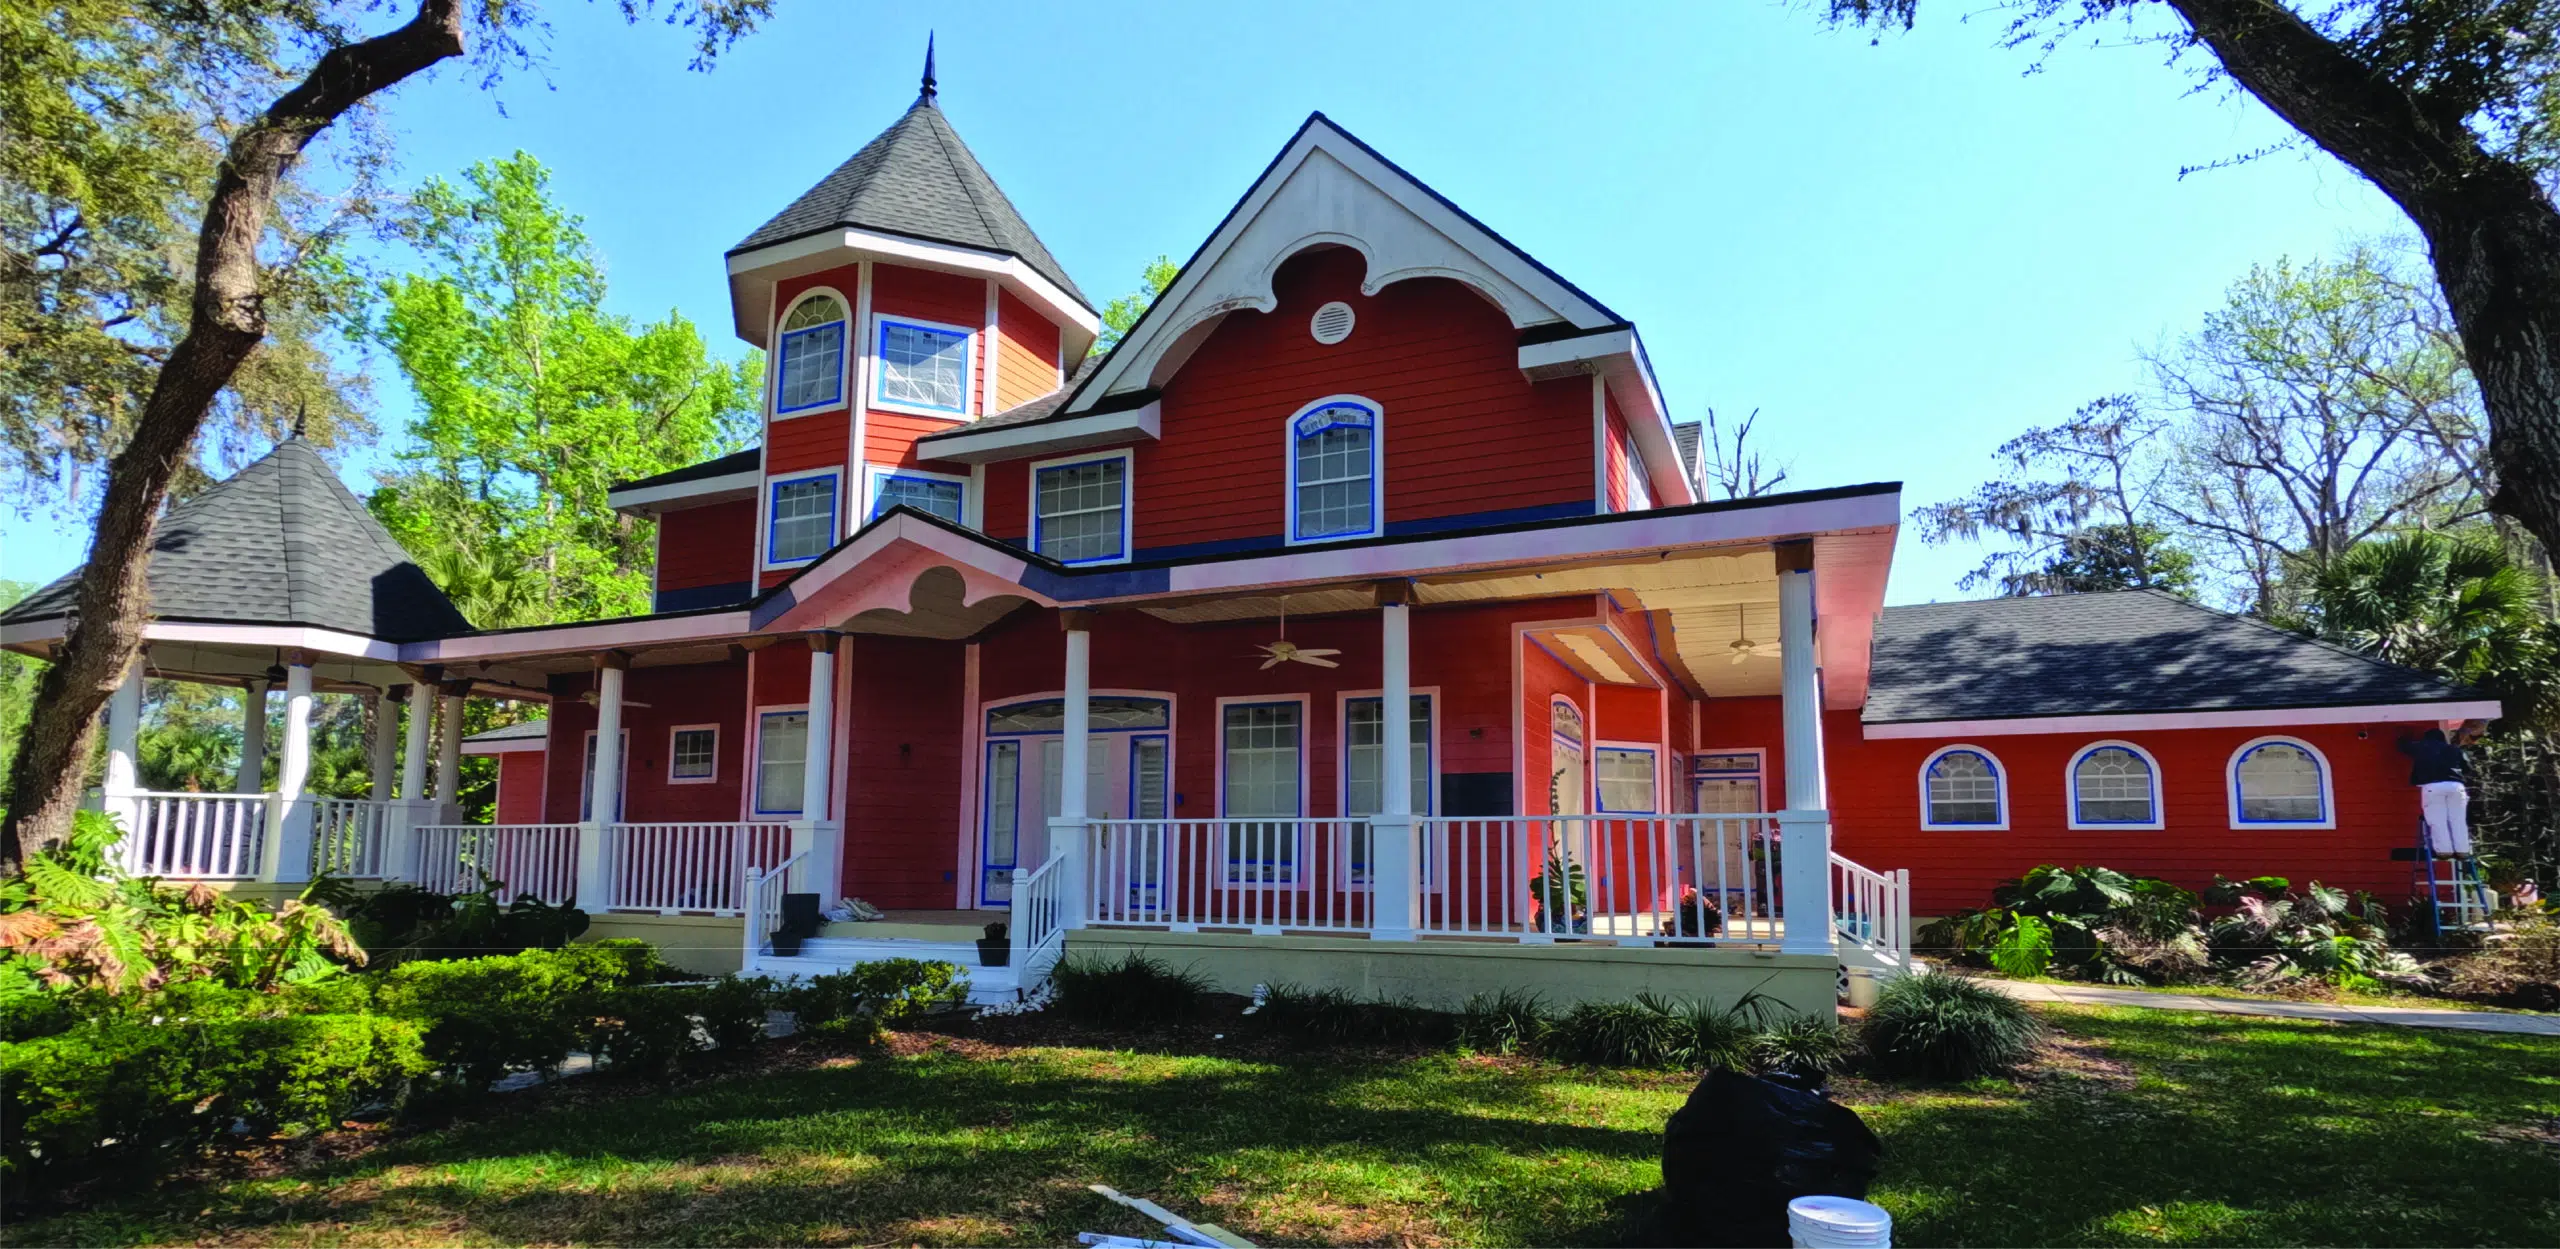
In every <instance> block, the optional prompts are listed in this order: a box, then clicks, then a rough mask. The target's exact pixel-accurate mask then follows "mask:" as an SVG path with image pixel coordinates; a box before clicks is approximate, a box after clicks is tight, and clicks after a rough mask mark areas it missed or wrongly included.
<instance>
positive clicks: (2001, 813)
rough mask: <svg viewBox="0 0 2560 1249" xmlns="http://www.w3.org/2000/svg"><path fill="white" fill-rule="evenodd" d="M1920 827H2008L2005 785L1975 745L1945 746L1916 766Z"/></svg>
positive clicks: (1995, 765)
mask: <svg viewBox="0 0 2560 1249" xmlns="http://www.w3.org/2000/svg"><path fill="white" fill-rule="evenodd" d="M1920 827H1922V828H1973V829H1990V830H1992V831H1995V832H1996V831H1999V830H2001V829H2005V828H2007V827H2009V784H2008V778H2007V777H2005V776H2003V775H2002V774H2001V772H2000V761H1999V760H1997V759H1994V758H1992V757H1991V752H1990V751H1987V750H1984V749H1982V748H1981V747H1979V746H1948V747H1946V748H1944V749H1941V750H1940V751H1938V752H1937V753H1936V754H1933V755H1931V756H1929V760H1928V762H1926V763H1923V764H1921V765H1920Z"/></svg>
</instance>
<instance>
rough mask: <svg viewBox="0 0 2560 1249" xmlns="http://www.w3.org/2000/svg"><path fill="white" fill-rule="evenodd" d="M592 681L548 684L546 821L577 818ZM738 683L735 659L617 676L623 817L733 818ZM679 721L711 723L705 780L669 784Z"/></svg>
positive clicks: (741, 668)
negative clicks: (625, 755)
mask: <svg viewBox="0 0 2560 1249" xmlns="http://www.w3.org/2000/svg"><path fill="white" fill-rule="evenodd" d="M592 682H593V678H592V677H591V676H578V677H571V678H568V679H567V680H566V681H564V682H561V683H560V684H558V685H556V686H555V687H554V690H553V693H554V697H553V699H552V702H551V718H552V721H553V727H552V736H551V748H550V749H549V750H548V751H547V752H546V754H545V761H546V771H547V773H548V775H549V778H550V792H549V795H548V797H547V798H546V799H545V800H544V803H543V806H544V810H545V814H546V816H547V818H548V819H549V820H551V821H555V822H562V823H566V822H570V821H574V820H576V819H577V818H578V794H579V790H580V786H581V782H582V778H581V777H580V776H579V771H580V769H581V768H582V767H583V765H584V764H585V762H586V738H587V732H588V731H589V730H591V729H593V728H594V727H595V726H596V709H595V707H594V706H593V705H591V704H589V703H588V702H587V701H586V700H585V699H584V698H583V697H581V695H583V694H584V693H585V692H586V691H588V690H589V689H591V688H593V684H592ZM745 688H746V665H745V663H744V662H743V661H731V662H724V663H713V664H686V665H682V666H678V667H666V668H634V669H632V670H631V671H630V672H629V673H627V674H626V675H625V676H624V677H623V686H622V695H623V704H622V727H623V729H624V730H625V731H626V732H627V733H628V735H629V741H630V749H631V757H630V759H629V761H628V763H627V765H626V766H625V768H624V770H623V778H624V779H623V792H622V814H623V818H624V819H625V820H628V821H631V822H633V823H662V822H680V821H714V822H725V821H729V820H734V819H737V818H738V810H739V795H740V794H741V793H743V792H744V790H743V789H742V788H741V784H740V782H741V777H742V775H743V773H744V765H745V759H746V746H745V740H744V738H743V736H742V734H741V732H740V723H741V722H740V718H739V717H740V715H741V714H742V712H741V709H740V696H741V694H742V693H743V691H744V690H745ZM643 703H646V704H648V705H647V706H642V705H641V704H643ZM679 724H709V725H714V726H716V727H717V728H718V730H719V742H718V746H717V749H716V759H717V762H716V763H715V765H714V767H715V769H716V779H715V780H713V781H712V782H711V783H709V784H689V785H677V784H673V783H671V782H670V780H669V779H668V776H667V769H668V759H667V754H668V748H669V746H670V745H671V744H672V743H671V736H672V730H673V729H674V727H675V726H676V725H679Z"/></svg>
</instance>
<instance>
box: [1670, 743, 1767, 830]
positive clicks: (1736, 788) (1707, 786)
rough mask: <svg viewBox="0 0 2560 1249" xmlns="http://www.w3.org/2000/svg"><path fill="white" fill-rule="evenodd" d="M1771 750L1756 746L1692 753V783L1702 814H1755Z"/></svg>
mask: <svg viewBox="0 0 2560 1249" xmlns="http://www.w3.org/2000/svg"><path fill="white" fill-rule="evenodd" d="M1767 769H1768V752H1767V751H1766V750H1764V749H1762V748H1760V747H1757V746H1746V747H1740V748H1736V749H1732V750H1701V751H1696V752H1693V753H1692V754H1691V755H1690V756H1689V784H1690V790H1691V793H1692V795H1693V797H1694V798H1695V806H1696V808H1697V811H1698V814H1700V815H1755V814H1758V813H1760V812H1762V811H1765V810H1767V809H1768V808H1766V807H1763V806H1762V805H1760V804H1761V801H1762V799H1761V777H1762V776H1763V775H1764V774H1765V773H1766V771H1767Z"/></svg>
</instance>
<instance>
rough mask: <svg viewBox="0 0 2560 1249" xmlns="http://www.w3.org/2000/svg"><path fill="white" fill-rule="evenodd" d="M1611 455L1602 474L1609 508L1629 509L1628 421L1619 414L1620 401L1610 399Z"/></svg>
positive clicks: (1616, 509)
mask: <svg viewBox="0 0 2560 1249" xmlns="http://www.w3.org/2000/svg"><path fill="white" fill-rule="evenodd" d="M1608 413H1609V419H1608V431H1609V444H1608V446H1609V455H1608V461H1607V471H1605V472H1603V473H1602V474H1601V477H1602V478H1603V480H1602V482H1601V487H1602V488H1603V489H1605V490H1607V491H1608V492H1609V510H1610V511H1612V512H1623V511H1625V510H1627V422H1626V420H1625V418H1623V417H1621V416H1619V415H1618V401H1617V400H1616V399H1614V398H1612V399H1609V400H1608Z"/></svg>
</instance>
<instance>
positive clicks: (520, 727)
mask: <svg viewBox="0 0 2560 1249" xmlns="http://www.w3.org/2000/svg"><path fill="white" fill-rule="evenodd" d="M550 733H551V721H549V720H547V719H543V720H527V721H525V722H523V723H521V724H501V725H499V726H498V727H496V728H494V729H482V730H481V731H479V732H477V733H474V734H472V735H471V736H469V737H466V738H463V739H462V740H463V741H464V742H465V743H470V742H521V741H538V740H540V739H542V738H544V737H547V736H549V735H550Z"/></svg>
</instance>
